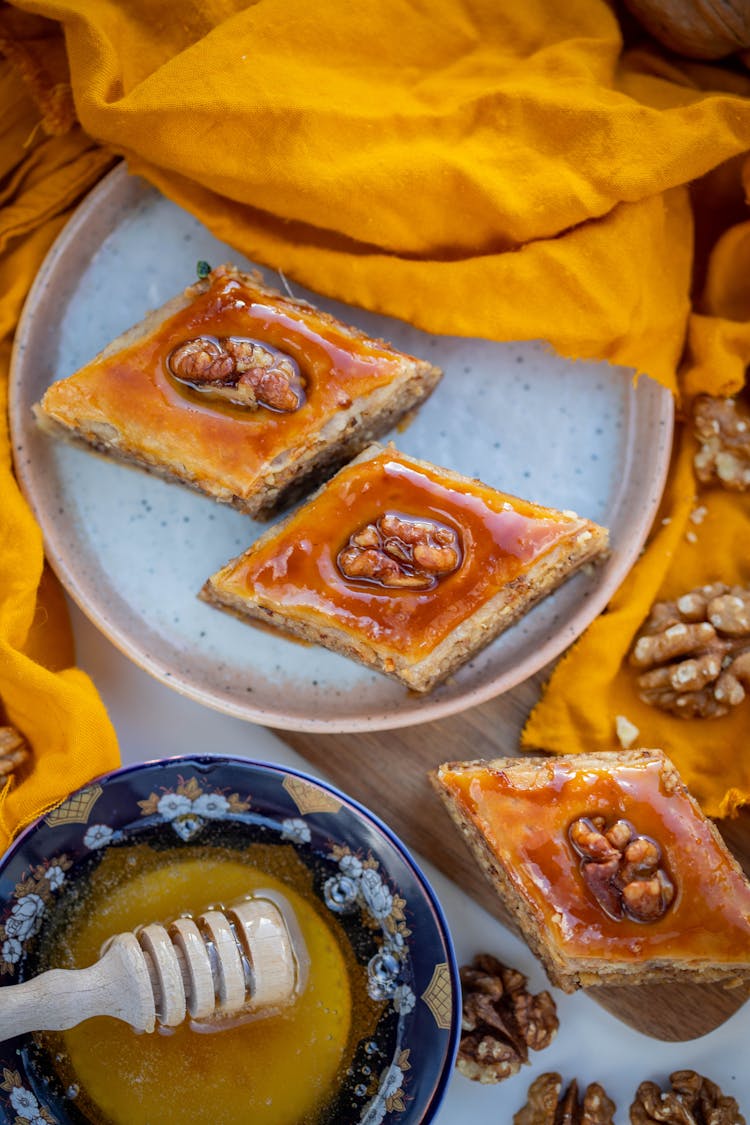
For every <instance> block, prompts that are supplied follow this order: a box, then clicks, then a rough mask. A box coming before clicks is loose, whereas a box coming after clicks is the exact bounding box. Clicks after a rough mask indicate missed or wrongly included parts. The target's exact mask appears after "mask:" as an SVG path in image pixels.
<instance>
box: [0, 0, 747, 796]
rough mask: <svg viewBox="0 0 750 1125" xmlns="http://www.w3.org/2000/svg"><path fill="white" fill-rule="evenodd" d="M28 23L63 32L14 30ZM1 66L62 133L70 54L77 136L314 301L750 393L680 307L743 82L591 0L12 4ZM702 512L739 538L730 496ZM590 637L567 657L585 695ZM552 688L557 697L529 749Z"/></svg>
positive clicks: (679, 500) (646, 596) (726, 155)
mask: <svg viewBox="0 0 750 1125" xmlns="http://www.w3.org/2000/svg"><path fill="white" fill-rule="evenodd" d="M21 15H24V16H25V15H36V16H41V17H46V18H47V19H48V20H50V21H57V22H50V23H40V24H39V25H38V26H35V27H34V28H32V29H31V30H29V27H28V26H26V25H19V24H17V23H16V22H15V21H16V19H17V18H18V17H20V16H21ZM19 27H20V31H19ZM60 29H62V30H60ZM63 33H64V43H63ZM3 36H4V37H3ZM2 49H4V50H5V51H6V53H7V54H8V56H9V57H10V58H12V59H13V60H14V62H15V64H16V65H17V66H20V67H21V69H22V70H23V72H24V76H25V79H26V81H27V82H28V83H29V84H30V87H32V88H33V89H34V91H35V93H36V94H37V95H39V93H40V92H41V93H45V94H46V95H47V96H48V101H49V107H50V109H49V116H50V118H53V117H54V119H55V122H56V127H57V129H58V131H59V134H60V137H61V138H62V137H68V134H65V133H64V132H63V129H64V127H65V124H66V122H65V117H66V113H67V109H68V106H69V103H67V102H66V99H65V96H64V91H63V92H62V93H61V91H60V83H54V82H50V81H49V72H55V73H57V68H58V67H59V66H60V65H61V64H64V63H65V58H67V65H69V68H70V82H71V85H72V92H73V98H74V103H75V111H76V114H77V117H78V120H79V121H80V123H81V126H82V128H83V130H84V131H85V133H86V134H88V135H89V136H90V137H92V138H95V139H96V140H97V141H98V142H100V143H101V144H102V145H104V146H105V147H106V149H107V150H108V151H109V152H112V153H117V154H120V155H124V156H125V157H126V158H127V160H128V164H129V167H130V169H131V170H132V171H135V172H138V173H140V174H142V175H144V176H145V177H146V178H148V179H149V180H151V181H152V182H153V183H154V184H156V185H157V186H158V187H159V188H161V190H162V191H164V193H165V194H167V195H168V196H170V197H171V198H172V199H174V200H176V201H177V202H178V203H180V204H182V205H184V206H185V207H187V208H189V209H190V210H191V211H193V212H194V213H195V214H197V215H198V216H199V218H200V219H202V221H203V222H204V223H205V224H206V225H207V226H208V227H209V228H210V229H211V230H212V231H213V232H214V233H215V234H217V235H218V236H219V237H220V238H221V239H223V240H225V241H227V242H229V243H230V244H232V245H234V246H235V247H237V249H238V250H239V251H241V252H242V253H244V254H246V255H247V256H248V257H250V258H252V259H254V260H256V261H259V262H262V263H264V264H267V265H270V266H273V267H275V268H278V269H281V270H283V271H285V273H286V274H287V275H288V276H289V277H290V278H292V279H295V280H298V281H300V282H302V283H304V284H306V285H308V286H310V287H311V288H312V289H315V290H317V291H319V292H322V293H325V294H328V295H330V296H333V297H337V298H340V299H343V300H345V301H348V302H350V303H352V304H355V305H361V306H363V307H366V308H369V309H373V310H376V311H380V312H384V313H387V314H391V315H395V316H398V317H402V318H404V319H407V320H410V321H412V322H413V323H415V324H417V325H419V326H421V327H423V328H425V329H428V330H430V331H433V332H439V333H454V334H459V335H460V334H465V335H470V336H474V335H478V336H486V337H490V338H495V339H531V338H542V339H545V340H547V341H549V343H550V344H551V345H552V346H553V347H554V348H555V349H556V350H557V351H559V352H561V353H563V354H566V355H571V356H576V357H596V358H606V359H609V360H611V361H612V362H614V363H620V364H624V365H626V366H630V367H633V368H634V369H636V370H637V371H640V372H647V373H649V374H651V375H652V376H653V377H654V378H656V379H658V380H659V381H660V382H661V383H663V384H664V385H665V386H667V387H669V388H670V389H671V390H672V391H674V392H675V393H678V391H679V390H680V387H679V385H678V378H677V374H676V372H677V368H678V364H679V362H680V359H681V356H682V354H683V347H684V343H685V339H686V333H687V332H688V331H689V336H690V349H691V351H690V355H691V359H690V366H689V368H688V370H687V372H686V374H685V376H684V384H683V385H684V389H685V391H686V392H687V393H688V394H690V393H694V392H695V390H696V389H697V388H698V387H703V386H711V387H713V388H714V389H715V390H720V391H721V393H728V392H729V391H730V390H731V389H732V387H735V386H736V385H737V384H738V381H740V380H741V379H742V377H743V373H744V365H745V363H746V354H747V341H746V339H745V336H744V334H743V333H744V328H743V324H742V318H738V317H736V316H734V315H731V316H725V315H724V314H721V315H717V314H716V312H715V309H714V307H713V305H712V301H714V300H719V301H721V302H723V301H724V299H725V296H726V294H725V292H724V289H722V286H721V284H720V283H719V282H718V281H709V282H707V283H706V286H705V293H706V297H705V305H703V306H701V307H700V308H696V309H694V310H692V315H691V309H692V306H691V293H692V292H695V291H697V290H695V289H694V288H693V287H694V286H695V284H697V282H696V280H695V278H696V276H698V279H699V284H700V286H701V287H702V286H703V280H704V279H703V277H702V276H700V275H701V271H704V272H705V258H706V256H707V253H708V250H709V249H710V248H711V247H712V246H713V245H714V243H715V242H716V239H717V237H718V236H719V234H720V233H721V230H722V229H723V228H724V227H725V226H728V225H729V223H728V221H726V220H725V219H717V220H716V221H715V222H714V225H713V226H712V223H711V222H708V221H706V216H713V217H714V218H715V213H714V208H713V202H712V201H713V199H714V198H715V197H716V193H717V192H718V193H719V194H720V192H721V191H722V190H723V187H722V185H724V186H725V179H726V182H727V183H731V182H732V176H733V175H734V181H736V182H738V181H737V174H735V173H736V168H735V169H734V172H732V173H730V174H729V175H727V176H726V177H725V179H723V178H722V177H723V175H724V173H723V172H722V169H726V168H733V166H734V164H736V162H737V161H738V160H739V159H740V158H741V157H742V156H743V154H745V153H747V152H748V151H749V150H750V75H749V74H748V72H746V71H743V69H742V67H741V65H739V64H737V65H736V66H734V67H722V66H720V65H708V64H703V63H688V62H684V61H680V60H678V59H675V58H671V59H668V58H666V57H665V56H664V55H663V54H662V53H660V52H659V51H658V50H657V49H656V48H654V47H653V46H649V45H643V44H642V43H633V44H631V45H630V46H629V47H628V49H627V50H623V42H622V36H621V32H620V28H619V25H618V22H617V19H616V17H615V14H614V11H613V8H612V7H611V6H610V4H609V3H607V2H606V0H567V2H566V3H564V4H552V3H549V0H525V2H524V3H523V4H517V3H510V2H509V0H500V2H498V0H461V2H458V0H434V2H431V3H424V2H422V0H378V3H376V4H373V3H368V4H365V3H362V2H359V0H356V2H354V3H351V4H340V3H334V2H333V0H319V2H318V3H316V4H310V3H309V2H303V0H257V2H255V3H248V2H247V0H129V2H128V3H127V4H123V3H120V2H118V0H13V6H12V7H8V6H7V5H5V6H3V7H0V50H2ZM690 184H692V185H696V184H697V186H693V187H688V185H690ZM735 203H737V201H736V200H735ZM737 206H738V207H740V209H741V207H744V203H743V202H742V201H741V200H740V203H739V204H737ZM742 218H743V215H742V214H741V213H739V214H736V215H734V221H736V222H738V223H739V222H740V221H741V220H742ZM735 237H737V238H738V245H740V246H741V245H743V243H742V238H741V237H740V236H739V235H738V236H735ZM694 245H695V248H696V254H695V255H694V253H693V249H694ZM37 248H39V244H37ZM736 253H739V251H737V252H735V251H732V247H731V246H730V247H729V249H726V248H725V249H723V250H720V249H719V248H718V247H717V249H716V254H717V255H718V258H719V259H721V255H722V254H725V256H726V257H727V258H728V259H729V258H731V260H732V261H734V260H735V258H736ZM696 263H697V275H696V269H695V267H696ZM732 268H733V267H731V268H730V269H729V273H731V269H732ZM721 272H722V271H721V269H718V270H716V271H715V272H714V274H713V275H712V276H714V277H718V276H719V274H721ZM732 276H733V275H732ZM725 288H726V286H725ZM729 289H730V290H731V291H732V300H736V299H739V298H738V294H737V291H736V287H735V283H734V281H733V282H732V283H731V284H729ZM712 294H713V296H712ZM717 294H718V296H717ZM722 294H723V295H722ZM722 307H723V305H722ZM732 307H734V306H732ZM685 456H686V454H685V453H683V454H682V456H678V457H677V460H676V466H675V470H674V474H673V476H672V478H671V482H670V496H673V497H674V499H673V501H672V505H673V507H675V511H676V512H678V513H681V514H673V517H672V523H671V524H669V525H666V527H665V528H664V529H662V530H663V531H664V535H662V533H661V530H660V532H659V535H657V537H656V539H655V541H654V545H653V546H652V547H651V548H649V551H648V553H647V556H646V557H645V558H644V560H643V562H642V563H641V564H640V566H639V568H638V569H637V570H636V572H635V573H634V575H633V576H632V577H631V579H629V583H628V586H627V587H626V590H625V591H624V592H621V594H620V595H618V599H619V600H616V602H615V608H616V606H617V605H621V606H622V613H623V615H624V616H623V618H622V620H623V622H627V623H624V624H623V626H622V629H621V631H620V632H619V633H618V634H617V636H616V638H615V639H616V641H617V645H618V646H619V648H620V649H621V650H622V651H623V652H624V650H625V648H626V647H627V645H626V641H625V637H626V634H627V632H628V630H629V629H630V628H631V626H632V627H634V626H633V621H634V620H635V618H636V617H638V615H640V616H643V614H644V613H645V609H647V605H646V602H648V601H650V598H651V596H652V594H653V593H654V592H655V591H656V590H657V589H659V588H660V587H661V586H662V584H663V582H664V581H665V580H666V579H665V575H666V573H667V570H668V559H669V554H668V552H669V551H670V550H671V551H675V550H677V549H678V541H679V520H680V519H682V518H684V519H687V512H686V510H685V511H683V510H684V509H686V507H687V505H689V504H690V503H691V502H692V490H693V485H692V480H691V479H690V472H689V468H686V467H685V465H686V462H685V461H684V460H683V459H684V457H685ZM686 490H689V492H690V498H688V497H687V494H686ZM713 503H714V502H713V501H712V505H713ZM716 503H717V504H724V505H725V506H726V507H727V508H728V509H729V508H730V507H731V512H732V515H731V521H732V526H733V527H734V523H735V521H740V524H741V522H742V519H743V518H744V517H743V515H742V510H741V505H734V504H731V505H730V502H729V501H727V500H726V498H721V497H720V498H718V499H717V500H716ZM0 505H2V506H3V508H6V507H7V505H6V503H5V500H4V499H2V500H0ZM670 510H671V509H670ZM712 511H713V507H712ZM738 513H739V514H738ZM712 518H713V517H712ZM709 526H710V525H709ZM703 534H705V532H702V533H701V535H702V536H703ZM726 534H727V535H728V536H729V537H730V538H731V535H730V533H729V532H728V531H727V532H726ZM732 534H733V532H732ZM673 540H674V541H673ZM670 544H671V547H670ZM679 550H680V552H682V546H681V545H680V547H679ZM660 552H661V553H660ZM698 556H699V552H694V554H693V557H694V558H697V557H698ZM700 557H704V556H703V555H702V553H701V555H700ZM706 562H707V567H708V569H710V567H711V565H713V564H712V563H710V561H709V560H708V558H706ZM698 569H700V567H698ZM627 590H629V591H630V593H627ZM613 615H614V610H613ZM613 615H608V616H613ZM631 619H633V620H632V621H631ZM605 620H606V619H602V621H605ZM600 627H602V626H600V623H599V622H597V626H595V629H596V628H600ZM591 636H596V633H595V630H592V631H591V633H590V634H589V636H588V637H587V638H586V640H585V641H584V642H583V645H582V646H581V647H580V648H579V649H578V650H576V654H574V656H572V657H571V658H569V660H570V661H573V660H578V661H579V665H578V667H579V673H580V675H581V676H588V675H591V676H592V677H593V679H594V680H596V676H597V675H598V674H599V667H598V664H597V660H598V652H597V651H596V650H595V649H594V650H592V649H586V648H585V647H584V646H586V645H590V644H592V642H590V640H589V638H590V637H591ZM609 640H610V649H608V650H607V655H608V657H609V658H610V659H609V662H608V667H609V668H610V671H611V678H614V679H617V677H618V673H617V667H618V666H619V665H618V664H617V659H616V658H617V657H618V652H617V650H616V648H612V647H611V645H612V636H610V638H609ZM587 653H588V656H587ZM619 655H621V653H620V654H619ZM570 666H571V665H570V662H568V663H566V664H565V665H563V668H562V669H561V672H560V676H561V677H562V676H564V675H565V672H564V670H565V669H566V668H568V667H570ZM562 682H564V681H562ZM609 682H610V681H609V680H607V681H606V683H607V684H609ZM618 682H619V680H618ZM574 686H576V688H577V689H578V690H580V684H578V683H577V684H576V685H574ZM586 695H587V696H588V697H589V698H591V695H592V693H591V691H590V690H588V685H587V690H586ZM558 696H559V692H558V689H557V686H556V684H555V683H553V685H552V688H551V690H550V692H549V694H548V696H547V701H546V703H545V704H544V705H543V709H542V710H541V711H539V712H537V714H536V716H535V718H534V720H533V722H532V725H531V726H530V728H529V730H530V732H533V731H534V730H535V729H536V730H540V728H542V727H543V718H544V715H545V714H546V713H549V714H552V712H553V709H554V707H555V705H556V700H557V699H558ZM592 706H593V707H594V708H599V707H600V706H601V707H603V706H604V697H602V703H601V704H600V703H599V702H598V701H595V702H594V703H593V704H592ZM607 706H609V701H607ZM562 709H563V708H562V705H560V706H559V708H558V710H560V711H562ZM566 721H567V722H568V725H567V727H565V728H564V729H565V731H566V734H565V737H564V738H563V737H562V736H561V739H560V740H558V741H561V742H562V743H564V745H562V746H557V745H552V743H554V741H555V740H554V739H549V742H550V746H549V748H551V749H557V748H561V749H574V748H575V746H574V745H573V744H574V743H576V742H577V741H580V739H582V738H584V737H588V734H589V733H590V731H591V728H592V725H593V727H595V728H596V729H598V728H600V727H603V723H602V722H601V721H599V722H598V725H597V723H596V722H594V720H593V719H592V718H591V717H590V716H589V717H588V718H587V717H586V716H585V715H583V714H580V715H579V714H577V713H575V714H574V713H573V711H572V710H571V712H570V714H569V715H567V714H566ZM551 727H552V724H551V723H547V725H546V728H544V731H545V739H546V736H547V733H548V732H549V731H550V729H551ZM713 729H714V730H718V729H719V728H718V727H714V728H713ZM561 730H562V728H561ZM529 737H531V735H529ZM696 780H697V779H696ZM717 787H718V786H717ZM737 788H738V791H740V792H741V793H744V792H745V790H746V784H745V779H744V778H743V779H740V780H739V781H738V783H737ZM703 796H704V799H705V800H706V801H708V800H709V796H708V794H707V792H704V793H703Z"/></svg>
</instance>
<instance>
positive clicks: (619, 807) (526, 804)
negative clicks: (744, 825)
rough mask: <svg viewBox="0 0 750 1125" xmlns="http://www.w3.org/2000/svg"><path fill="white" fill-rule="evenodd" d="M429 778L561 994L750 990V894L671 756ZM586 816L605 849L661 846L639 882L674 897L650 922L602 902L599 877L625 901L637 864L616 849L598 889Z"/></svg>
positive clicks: (614, 757)
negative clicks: (703, 987) (585, 841)
mask: <svg viewBox="0 0 750 1125" xmlns="http://www.w3.org/2000/svg"><path fill="white" fill-rule="evenodd" d="M431 780H432V782H433V784H434V786H435V788H436V789H437V791H438V793H439V795H440V796H441V798H442V799H443V801H444V803H445V805H446V807H447V809H448V812H449V813H450V815H451V817H452V819H453V820H454V822H455V823H456V825H457V827H458V828H459V830H460V831H461V833H462V834H463V836H464V838H465V840H466V842H467V844H468V845H469V847H470V849H471V850H472V852H473V854H474V856H475V858H476V859H477V862H478V863H479V865H480V867H481V868H482V870H483V871H484V873H485V875H486V876H487V878H488V879H489V881H490V883H491V884H492V886H493V887H494V888H495V890H496V891H497V893H498V895H499V897H500V900H501V902H502V904H503V906H504V907H505V909H506V911H507V913H508V915H509V917H510V919H511V920H512V921H513V923H515V925H517V927H518V929H519V930H520V931H521V933H522V935H523V937H524V938H525V940H526V941H527V942H528V944H529V946H530V947H531V949H532V950H533V951H534V953H536V955H537V956H538V957H539V958H540V960H541V961H542V962H543V964H544V966H545V968H546V970H547V974H548V976H549V978H550V980H551V981H552V983H553V984H555V985H557V986H558V987H559V988H561V989H563V991H566V992H572V991H573V990H574V989H576V988H580V987H586V988H588V987H593V986H597V985H610V984H614V985H619V984H632V983H646V982H667V981H682V980H692V981H701V982H708V981H715V980H727V979H731V980H736V981H745V980H750V885H748V883H747V880H746V879H745V877H744V875H743V873H742V870H741V868H740V867H739V865H738V864H737V863H736V861H735V860H734V858H733V857H732V856H731V855H730V853H729V851H728V850H727V848H726V845H725V844H724V842H723V840H722V838H721V836H720V835H719V833H718V831H717V830H716V828H715V827H714V825H713V824H712V823H711V822H710V821H709V820H708V819H707V818H706V817H705V816H704V815H703V813H702V812H701V810H700V808H699V807H698V805H697V803H696V802H695V800H694V799H693V798H692V797H691V796H690V794H689V793H688V792H687V790H686V788H685V786H684V785H683V783H682V781H681V779H680V777H679V775H678V773H677V771H676V770H675V769H674V767H673V766H672V764H671V763H670V762H669V761H668V759H667V758H665V756H664V755H663V754H662V752H661V751H659V750H633V751H628V752H617V753H611V754H608V753H601V754H577V755H569V756H564V757H561V758H548V757H534V758H498V759H495V760H493V761H487V762H481V761H478V762H448V763H446V764H444V765H442V766H440V767H439V768H438V769H437V770H436V771H435V772H434V773H433V774H432V775H431ZM581 818H587V819H589V820H591V819H592V818H594V819H595V820H596V821H597V823H596V824H595V825H594V828H595V829H597V828H598V829H599V830H600V831H601V833H606V834H607V839H606V840H605V845H607V844H610V843H612V842H615V843H617V835H618V832H619V831H620V829H621V828H622V826H623V825H624V824H625V825H627V826H629V828H630V829H631V830H632V831H631V836H630V839H633V840H634V841H636V842H639V841H642V840H644V839H646V840H649V841H653V842H654V843H655V844H656V846H657V850H658V860H657V862H656V863H655V864H654V865H652V866H649V867H648V870H646V871H645V872H642V873H641V876H640V877H641V881H642V883H643V884H644V886H645V888H646V890H648V886H647V884H649V883H650V882H651V880H652V878H655V873H656V871H657V867H660V868H661V870H663V871H666V873H667V876H668V880H669V882H670V883H671V884H672V888H673V893H672V895H671V897H670V895H667V898H666V900H665V902H662V903H661V905H660V907H659V910H658V911H656V912H655V915H654V917H653V918H652V919H648V918H643V917H641V918H638V917H636V916H635V915H633V914H631V913H629V911H628V909H627V902H625V904H624V908H623V904H622V902H621V903H620V908H618V905H617V901H615V905H614V907H612V906H610V905H608V903H607V901H606V899H602V898H601V897H597V894H596V890H597V887H601V886H602V878H601V877H603V881H604V883H605V884H606V889H607V893H614V894H615V895H616V896H618V895H622V887H623V886H624V885H625V884H626V883H627V878H623V871H624V863H625V860H622V861H621V860H620V859H619V858H617V857H616V856H615V854H614V853H615V852H616V851H617V849H616V848H612V849H611V850H610V851H607V854H604V853H603V852H602V853H601V854H600V855H599V857H598V871H589V872H588V876H589V877H587V871H586V867H587V864H590V863H592V862H593V860H592V859H591V856H593V855H594V854H595V846H596V842H597V841H596V839H594V840H593V843H594V848H593V849H590V850H589V853H586V852H585V850H584V852H583V853H582V852H581V850H579V848H577V847H576V843H575V838H574V837H575V832H574V833H573V836H571V829H572V828H574V826H575V825H576V824H578V823H579V822H580V820H581ZM625 835H627V832H626V833H625ZM599 842H600V843H601V841H599ZM623 843H624V845H625V850H627V846H628V841H627V840H624V841H620V844H621V845H622V844H623ZM603 864H604V865H606V864H610V868H609V870H606V869H605V868H604V867H603V866H602V865H603ZM595 866H596V865H595ZM592 875H593V876H594V878H592V877H591V876H592ZM665 903H666V905H665Z"/></svg>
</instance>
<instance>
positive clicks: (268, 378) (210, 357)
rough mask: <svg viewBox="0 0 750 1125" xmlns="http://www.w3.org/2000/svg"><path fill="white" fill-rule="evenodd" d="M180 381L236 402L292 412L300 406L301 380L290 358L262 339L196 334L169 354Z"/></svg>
mask: <svg viewBox="0 0 750 1125" xmlns="http://www.w3.org/2000/svg"><path fill="white" fill-rule="evenodd" d="M168 365H169V368H170V370H171V372H172V374H173V375H174V376H175V378H176V379H179V380H180V381H181V382H184V383H188V384H190V385H191V386H193V387H194V388H195V389H197V390H200V391H201V393H203V394H205V395H207V396H208V397H211V398H217V399H224V400H225V401H227V402H231V403H234V404H235V405H236V406H244V407H246V408H248V409H250V410H257V409H258V407H259V406H265V407H267V408H268V409H270V410H278V411H281V412H282V413H287V414H289V413H292V412H293V411H295V410H298V409H299V407H300V406H301V405H302V402H303V399H304V394H303V381H302V377H301V375H300V371H299V368H298V366H297V364H296V362H295V361H294V360H293V359H291V358H290V356H287V355H284V354H283V352H280V351H278V350H277V349H276V348H273V347H271V346H270V345H268V344H263V343H261V342H260V341H258V340H247V339H243V338H240V337H236V336H226V337H223V338H221V339H217V338H215V337H213V336H198V337H196V338H195V339H194V340H186V341H185V343H183V344H179V345H178V346H177V347H176V348H174V349H173V351H172V352H171V353H170V356H169V360H168Z"/></svg>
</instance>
